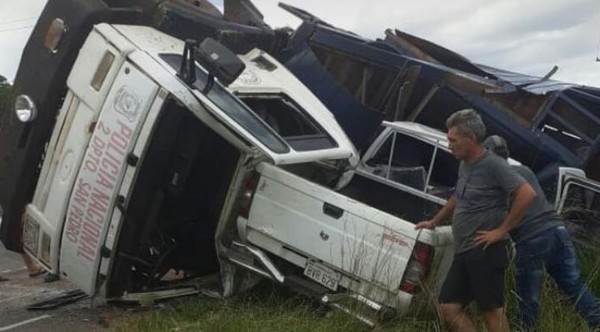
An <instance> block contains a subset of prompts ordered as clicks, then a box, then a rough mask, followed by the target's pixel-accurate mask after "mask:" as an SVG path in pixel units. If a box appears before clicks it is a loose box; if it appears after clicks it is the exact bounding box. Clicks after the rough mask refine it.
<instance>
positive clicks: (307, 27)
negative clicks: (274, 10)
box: [279, 5, 600, 186]
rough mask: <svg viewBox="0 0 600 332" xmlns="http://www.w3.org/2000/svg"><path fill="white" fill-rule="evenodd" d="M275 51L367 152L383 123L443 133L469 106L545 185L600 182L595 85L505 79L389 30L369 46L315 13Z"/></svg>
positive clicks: (599, 92)
mask: <svg viewBox="0 0 600 332" xmlns="http://www.w3.org/2000/svg"><path fill="white" fill-rule="evenodd" d="M282 7H283V8H284V9H286V10H288V11H289V12H291V13H292V14H295V15H296V16H297V17H299V18H301V19H302V20H303V23H302V24H301V25H300V26H299V27H298V29H297V30H296V31H295V33H294V35H293V37H292V39H291V41H290V47H289V48H288V49H286V50H285V52H282V53H281V54H279V56H280V57H281V58H280V61H283V62H285V64H286V66H287V67H288V69H290V70H291V71H292V72H293V73H294V74H295V75H296V76H297V77H298V78H299V79H300V80H301V81H303V82H304V84H306V85H307V86H308V87H309V88H310V89H311V90H312V91H313V93H315V94H316V95H317V96H318V97H319V98H320V99H321V100H322V101H323V102H324V103H325V104H326V106H327V107H328V108H329V109H330V110H332V112H333V113H334V114H335V115H336V118H337V119H338V121H339V123H340V124H341V125H342V127H343V128H344V129H345V130H346V132H347V133H348V135H349V136H350V138H351V139H352V140H353V142H354V144H355V146H357V148H359V149H364V148H366V147H367V146H368V142H369V140H370V139H372V138H373V136H374V134H375V131H376V130H377V129H378V127H379V124H380V122H381V121H382V120H389V121H398V120H402V121H415V122H419V123H423V124H426V125H429V126H432V127H434V128H438V129H444V121H445V119H446V118H447V117H448V115H450V114H451V113H452V112H454V111H456V110H459V109H462V108H474V109H476V110H477V111H478V112H479V113H480V114H481V115H482V116H483V118H484V121H485V123H486V125H487V127H488V130H489V134H498V135H502V136H504V137H505V138H506V139H507V140H508V142H509V145H510V146H511V148H512V151H513V155H514V157H515V158H516V159H518V160H520V161H522V162H523V163H525V164H527V165H528V166H530V167H531V168H532V169H533V170H534V171H535V172H536V173H537V175H538V177H539V178H540V180H541V182H542V183H544V184H545V185H546V186H550V185H551V183H553V182H554V180H555V179H556V175H557V171H558V167H559V166H570V167H578V168H582V169H584V170H585V171H586V172H587V173H588V176H590V177H591V178H593V179H600V154H599V153H598V147H599V145H600V138H599V137H600V136H599V135H598V133H600V111H599V110H600V89H597V88H593V87H586V86H579V85H574V84H567V83H562V82H558V81H553V80H550V76H551V75H552V74H553V73H554V72H555V71H556V68H554V69H553V70H552V71H550V72H549V73H548V74H547V75H546V76H545V77H542V78H539V77H532V76H527V75H522V74H518V73H512V72H508V71H504V70H500V69H496V68H492V67H488V66H484V65H479V64H475V63H472V62H470V61H469V60H468V59H466V58H464V57H462V56H461V55H459V54H456V53H454V52H452V51H450V50H448V49H445V48H443V47H441V46H439V45H436V44H433V43H431V42H429V41H427V40H424V39H421V38H418V37H415V36H412V35H409V34H406V33H403V32H401V31H397V30H396V31H392V30H388V31H386V37H385V39H381V40H380V39H378V40H369V39H366V38H363V37H361V36H358V35H356V34H353V33H351V32H348V31H345V30H342V29H339V28H336V27H333V26H331V25H330V24H328V23H326V22H324V21H322V20H321V19H319V18H317V17H315V16H314V15H312V14H310V13H307V12H305V11H303V10H301V9H298V8H294V7H291V6H287V5H282Z"/></svg>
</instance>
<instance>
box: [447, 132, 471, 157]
mask: <svg viewBox="0 0 600 332" xmlns="http://www.w3.org/2000/svg"><path fill="white" fill-rule="evenodd" d="M474 144H475V137H472V136H466V135H463V134H462V133H461V132H459V131H458V130H456V127H451V128H450V129H448V147H449V148H450V151H451V152H452V154H453V155H454V157H455V158H456V159H458V160H464V159H465V158H466V156H468V155H469V153H470V151H471V150H472V148H473V145H474Z"/></svg>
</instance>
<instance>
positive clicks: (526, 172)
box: [511, 164, 535, 177]
mask: <svg viewBox="0 0 600 332" xmlns="http://www.w3.org/2000/svg"><path fill="white" fill-rule="evenodd" d="M511 167H512V169H514V170H515V171H517V173H519V174H521V175H528V176H533V177H535V173H534V172H533V171H532V170H531V168H529V167H527V166H525V165H522V164H521V165H512V166H511Z"/></svg>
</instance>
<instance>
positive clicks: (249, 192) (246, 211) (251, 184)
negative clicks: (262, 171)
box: [238, 173, 259, 219]
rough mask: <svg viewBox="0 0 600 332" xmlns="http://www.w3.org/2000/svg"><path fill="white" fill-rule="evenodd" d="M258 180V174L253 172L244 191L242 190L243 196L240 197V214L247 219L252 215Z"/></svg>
mask: <svg viewBox="0 0 600 332" xmlns="http://www.w3.org/2000/svg"><path fill="white" fill-rule="evenodd" d="M258 180H259V177H258V174H256V173H255V174H252V175H251V176H250V177H249V178H248V180H246V185H245V186H244V191H243V192H242V196H241V197H240V204H239V207H238V215H239V216H241V217H243V218H245V219H248V216H249V215H250V205H251V204H252V199H253V198H254V192H255V191H256V186H257V185H258Z"/></svg>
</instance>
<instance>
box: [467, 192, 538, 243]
mask: <svg viewBox="0 0 600 332" xmlns="http://www.w3.org/2000/svg"><path fill="white" fill-rule="evenodd" d="M536 196H537V194H536V193H535V190H533V187H531V185H530V184H529V183H528V182H523V183H522V184H520V185H519V186H518V187H517V188H516V189H515V190H514V191H513V194H512V197H513V198H512V201H511V204H510V209H509V210H508V214H507V215H506V218H504V220H503V221H502V223H501V224H500V226H498V228H496V229H493V230H491V231H479V232H477V234H478V235H477V236H476V237H475V244H476V245H480V244H483V247H484V248H487V246H489V245H490V244H492V243H494V242H498V241H500V240H502V239H503V238H504V237H505V236H506V234H508V232H510V230H511V229H513V228H514V227H515V226H517V224H518V223H519V221H521V219H523V216H524V215H525V211H527V208H528V207H529V205H531V203H532V202H533V200H534V199H535V197H536Z"/></svg>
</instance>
